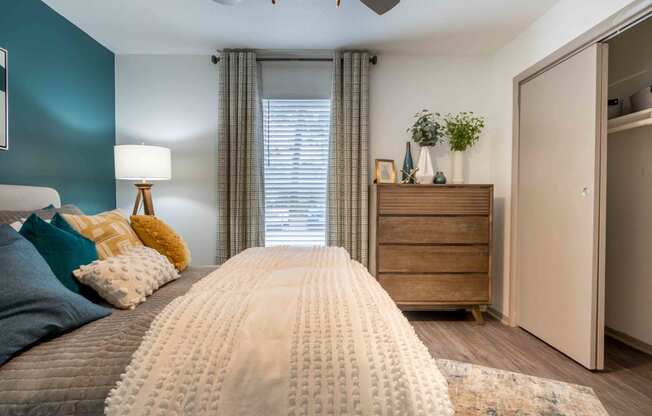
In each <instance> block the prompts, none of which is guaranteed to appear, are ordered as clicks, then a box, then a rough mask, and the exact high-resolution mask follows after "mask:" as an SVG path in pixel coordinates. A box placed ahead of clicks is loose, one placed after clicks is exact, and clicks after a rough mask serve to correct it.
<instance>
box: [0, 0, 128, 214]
mask: <svg viewBox="0 0 652 416" xmlns="http://www.w3.org/2000/svg"><path fill="white" fill-rule="evenodd" d="M0 47H2V48H4V49H7V51H8V72H9V86H8V87H9V88H8V89H9V150H8V151H3V150H0V183H4V184H14V185H39V186H49V187H52V188H55V189H57V190H58V191H59V193H60V194H61V199H62V200H63V202H64V203H73V204H76V205H78V206H79V207H80V208H81V209H82V210H84V211H85V212H88V213H96V212H100V211H104V210H108V209H113V208H115V206H116V201H115V179H114V171H113V145H114V144H115V56H114V54H113V53H112V52H111V51H110V50H108V49H106V48H105V47H104V46H102V45H100V44H99V43H98V42H96V41H95V40H94V39H93V38H91V37H90V36H88V35H87V34H86V33H84V32H83V31H81V30H80V29H79V28H77V27H76V26H75V25H73V24H72V23H70V22H69V21H68V20H66V19H65V18H64V17H62V16H61V15H59V14H57V13H56V12H55V11H54V10H52V9H50V8H49V7H48V6H47V5H46V4H45V3H43V2H41V1H40V0H0Z"/></svg>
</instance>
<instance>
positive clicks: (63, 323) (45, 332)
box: [0, 224, 111, 365]
mask: <svg viewBox="0 0 652 416" xmlns="http://www.w3.org/2000/svg"><path fill="white" fill-rule="evenodd" d="M0 288H2V290H0V328H2V331H1V332H2V336H0V365H2V364H3V363H5V362H6V361H8V360H9V359H10V358H11V357H12V356H13V355H14V354H16V353H17V352H19V351H21V350H23V349H25V348H26V347H28V346H30V345H32V344H34V343H36V342H38V341H39V340H42V339H44V338H49V337H53V336H56V335H59V334H62V333H64V332H66V331H70V330H72V329H75V328H77V327H80V326H82V325H84V324H85V323H87V322H90V321H94V320H96V319H99V318H102V317H105V316H107V315H109V314H110V313H111V311H110V310H109V309H106V308H103V307H101V306H98V305H95V304H94V303H92V302H89V301H88V300H86V299H85V298H83V297H82V296H80V295H78V294H76V293H73V292H71V291H70V290H68V289H66V287H65V286H64V285H63V284H61V282H59V280H58V279H57V278H56V277H55V276H54V274H53V273H52V270H50V266H48V264H47V263H46V262H45V260H44V259H43V257H41V255H40V254H39V253H38V251H36V248H35V247H34V246H33V245H32V243H30V242H29V241H27V240H26V239H25V238H24V237H23V236H21V235H20V234H18V233H17V232H16V231H15V230H14V229H13V228H11V227H10V226H9V225H7V224H0Z"/></svg>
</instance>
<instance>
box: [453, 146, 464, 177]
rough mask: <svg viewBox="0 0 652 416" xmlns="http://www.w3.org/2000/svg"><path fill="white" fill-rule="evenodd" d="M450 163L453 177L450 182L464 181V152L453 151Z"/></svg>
mask: <svg viewBox="0 0 652 416" xmlns="http://www.w3.org/2000/svg"><path fill="white" fill-rule="evenodd" d="M451 156H452V157H451V163H452V165H453V167H452V168H453V169H452V170H453V179H452V181H451V182H452V183H455V184H459V183H464V152H459V151H455V152H452V155H451Z"/></svg>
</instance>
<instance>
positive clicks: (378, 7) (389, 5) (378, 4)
mask: <svg viewBox="0 0 652 416" xmlns="http://www.w3.org/2000/svg"><path fill="white" fill-rule="evenodd" d="M360 1H361V2H362V3H364V5H365V6H367V7H369V8H370V9H371V10H373V11H375V12H376V13H378V14H385V13H387V12H388V11H390V10H392V9H393V8H394V6H396V5H397V4H399V3H400V1H401V0H360Z"/></svg>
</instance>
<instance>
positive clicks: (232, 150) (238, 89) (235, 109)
mask: <svg viewBox="0 0 652 416" xmlns="http://www.w3.org/2000/svg"><path fill="white" fill-rule="evenodd" d="M219 87H220V90H219V122H218V123H219V126H218V145H217V199H218V201H217V202H218V205H217V208H218V216H219V224H218V239H217V264H222V263H223V262H225V261H226V260H228V259H229V258H230V257H232V256H235V255H236V254H238V253H240V252H241V251H243V250H245V249H247V248H250V247H259V246H263V245H264V244H265V217H264V213H265V195H264V192H265V187H264V172H263V150H264V145H263V131H262V104H261V102H260V94H259V91H258V67H257V65H256V54H255V52H252V51H235V50H225V51H223V53H222V54H221V55H220V65H219Z"/></svg>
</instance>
